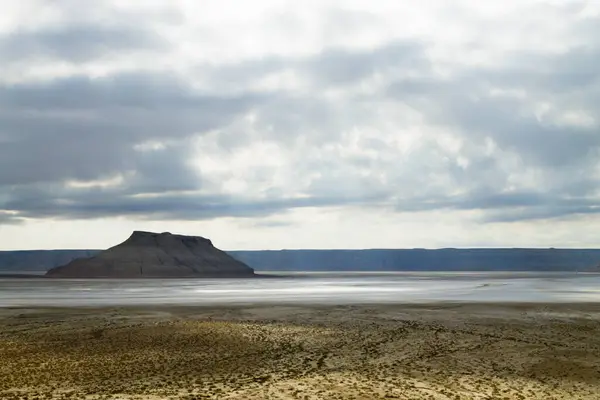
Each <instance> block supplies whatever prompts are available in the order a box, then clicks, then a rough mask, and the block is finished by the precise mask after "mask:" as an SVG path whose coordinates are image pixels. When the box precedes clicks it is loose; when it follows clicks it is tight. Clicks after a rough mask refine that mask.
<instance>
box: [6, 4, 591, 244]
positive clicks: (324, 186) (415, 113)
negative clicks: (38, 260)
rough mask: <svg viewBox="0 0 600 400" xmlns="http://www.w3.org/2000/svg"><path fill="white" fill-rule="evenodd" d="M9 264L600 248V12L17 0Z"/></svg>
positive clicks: (569, 7) (11, 52)
mask: <svg viewBox="0 0 600 400" xmlns="http://www.w3.org/2000/svg"><path fill="white" fill-rule="evenodd" d="M0 65H1V67H0V249H5V250H9V249H52V248H70V249H76V248H106V247H109V246H111V245H114V244H117V243H119V242H121V241H122V240H124V239H126V238H127V237H128V236H129V235H130V234H131V232H132V231H133V230H147V231H157V232H164V231H169V232H172V233H180V234H190V235H199V236H204V237H208V238H210V239H212V240H213V243H215V245H216V246H218V247H220V248H223V249H228V250H233V249H281V248H287V249H293V248H315V249H316V248H413V247H425V248H438V247H600V235H598V231H597V227H598V226H599V225H598V224H599V223H600V215H599V214H600V186H599V183H600V68H598V66H599V65H600V2H598V1H578V0H573V1H558V0H555V1H552V0H547V1H540V0H505V1H502V2H494V1H478V0H456V1H452V2H449V1H446V0H431V1H420V2H405V1H402V2H401V1H387V0H385V1H384V0H369V1H363V0H344V1H334V0H318V1H317V0H307V1H302V2H298V1H292V0H289V1H288V0H254V1H239V0H238V1H231V0H219V1H213V0H205V1H196V0H178V1H171V0H144V1H141V0H140V1H134V0H128V1H124V0H96V1H94V2H87V1H79V0H39V1H36V0H18V1H17V0H15V1H13V0H7V1H6V2H3V3H2V13H1V14H0Z"/></svg>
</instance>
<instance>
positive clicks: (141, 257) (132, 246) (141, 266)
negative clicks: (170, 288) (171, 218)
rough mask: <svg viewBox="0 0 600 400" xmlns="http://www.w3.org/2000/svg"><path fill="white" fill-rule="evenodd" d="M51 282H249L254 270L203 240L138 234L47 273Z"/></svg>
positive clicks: (139, 232) (182, 236) (199, 238)
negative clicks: (184, 279) (76, 279)
mask: <svg viewBox="0 0 600 400" xmlns="http://www.w3.org/2000/svg"><path fill="white" fill-rule="evenodd" d="M46 276H47V277H51V278H221V277H223V278H246V277H253V276H255V275H254V270H253V269H252V268H250V267H249V266H248V265H246V264H244V263H243V262H241V261H238V260H236V259H235V258H233V257H231V256H230V255H229V254H227V253H225V252H224V251H221V250H219V249H217V248H216V247H214V246H213V244H212V242H211V241H210V240H209V239H206V238H203V237H200V236H184V235H173V234H171V233H168V232H165V233H152V232H141V231H135V232H133V234H132V235H131V236H130V237H129V239H127V240H126V241H125V242H123V243H121V244H119V245H117V246H115V247H111V248H110V249H108V250H105V251H102V252H100V253H99V254H97V255H96V256H93V257H89V258H79V259H76V260H73V261H71V262H70V263H68V264H66V265H63V266H60V267H56V268H53V269H51V270H49V271H48V272H47V273H46Z"/></svg>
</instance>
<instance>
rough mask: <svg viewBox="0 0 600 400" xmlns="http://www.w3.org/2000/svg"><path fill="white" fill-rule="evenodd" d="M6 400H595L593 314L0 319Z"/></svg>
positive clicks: (406, 310) (98, 314)
mask: <svg viewBox="0 0 600 400" xmlns="http://www.w3.org/2000/svg"><path fill="white" fill-rule="evenodd" d="M0 398H3V399H51V398H52V399H66V398H70V399H204V398H219V399H261V400H262V399H384V398H386V399H393V398H397V399H452V400H455V399H544V400H545V399H599V398H600V305H599V304H595V305H594V304H588V305H567V304H564V305H552V306H542V305H525V304H522V305H501V304H496V305H483V304H480V305H476V304H472V305H467V304H463V305H460V304H454V305H448V304H446V305H375V306H339V307H309V306H305V307H304V306H303V307H283V306H247V307H237V308H201V307H181V308H176V307H168V308H167V307H164V308H157V307H153V308H151V309H150V308H135V309H134V308H127V309H124V308H110V309H108V308H105V309H84V308H80V309H0Z"/></svg>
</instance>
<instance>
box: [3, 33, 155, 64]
mask: <svg viewBox="0 0 600 400" xmlns="http://www.w3.org/2000/svg"><path fill="white" fill-rule="evenodd" d="M166 48H167V43H166V42H165V41H164V40H163V39H162V38H161V37H160V36H158V35H156V34H155V33H154V32H152V31H150V30H144V29H140V28H135V27H133V26H132V27H127V26H105V27H103V26H89V25H81V26H63V27H58V28H53V29H47V30H41V31H17V32H14V33H9V34H4V35H0V58H1V59H2V60H3V63H14V62H19V61H31V62H35V61H38V60H39V59H56V60H62V61H70V62H86V61H91V60H94V59H98V58H104V57H107V56H111V55H114V54H118V53H125V52H130V51H133V50H135V51H137V52H139V51H161V50H165V49H166Z"/></svg>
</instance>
